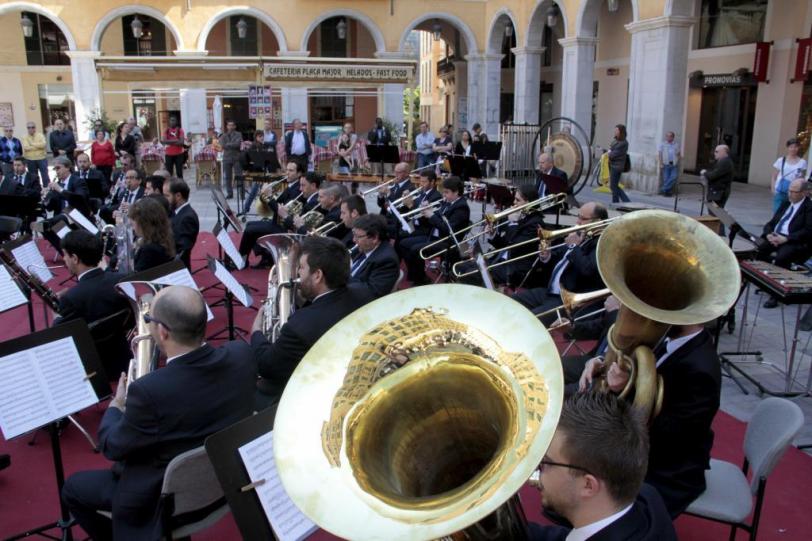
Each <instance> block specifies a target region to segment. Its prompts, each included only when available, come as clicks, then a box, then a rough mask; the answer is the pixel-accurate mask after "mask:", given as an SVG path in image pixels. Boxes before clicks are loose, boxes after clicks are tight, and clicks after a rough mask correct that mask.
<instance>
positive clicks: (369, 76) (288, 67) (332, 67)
mask: <svg viewBox="0 0 812 541" xmlns="http://www.w3.org/2000/svg"><path fill="white" fill-rule="evenodd" d="M413 71H414V68H413V67H411V66H391V65H390V66H386V65H363V64H361V65H358V64H355V65H346V66H345V65H337V64H265V70H264V75H265V78H266V79H273V80H279V79H286V80H298V81H316V80H317V81H392V82H405V81H407V80H408V79H410V78H411V77H412V74H413Z"/></svg>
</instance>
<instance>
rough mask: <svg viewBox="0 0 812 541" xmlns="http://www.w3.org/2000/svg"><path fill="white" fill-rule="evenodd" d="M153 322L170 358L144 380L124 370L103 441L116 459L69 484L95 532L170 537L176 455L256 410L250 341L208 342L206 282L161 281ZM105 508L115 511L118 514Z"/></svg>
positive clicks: (70, 496)
mask: <svg viewBox="0 0 812 541" xmlns="http://www.w3.org/2000/svg"><path fill="white" fill-rule="evenodd" d="M148 322H149V323H148V324H149V333H150V335H151V336H152V339H153V340H154V341H155V344H156V345H157V347H158V349H159V350H160V351H161V352H162V353H163V354H165V355H166V358H167V361H166V366H165V367H163V368H160V369H159V370H155V371H153V372H151V373H149V374H147V375H145V376H143V377H141V378H139V379H138V380H136V381H127V376H126V375H125V374H123V373H122V374H121V377H120V379H119V384H118V388H117V389H116V394H115V396H114V397H113V399H112V400H111V402H110V405H109V407H108V408H107V411H106V412H105V413H104V417H102V421H101V426H100V427H99V448H100V449H101V452H102V454H103V455H104V456H105V457H106V458H107V459H108V460H112V461H115V464H114V465H113V467H112V468H110V469H104V470H93V471H82V472H78V473H75V474H73V475H72V476H71V477H70V478H69V479H68V480H67V481H66V482H65V486H64V488H63V490H62V499H63V501H64V502H65V503H66V504H67V506H68V509H70V512H71V515H73V517H74V518H75V519H76V522H77V523H78V525H79V526H81V527H82V529H83V530H84V531H85V532H87V534H88V535H89V536H90V537H91V538H92V539H94V540H96V541H104V540H109V539H113V538H115V539H133V540H134V539H139V540H141V539H144V540H147V539H149V540H153V539H154V540H157V539H159V538H161V524H160V520H159V518H160V513H161V504H162V503H161V502H162V500H161V497H160V496H161V484H162V482H163V478H164V472H165V470H166V466H167V464H169V462H170V461H171V460H172V459H173V458H175V457H176V456H177V455H179V454H181V453H183V452H185V451H188V450H190V449H194V448H196V447H199V446H201V445H203V442H204V441H205V439H206V437H208V436H209V435H211V434H213V433H215V432H218V431H220V430H223V429H224V428H226V427H229V426H231V425H232V424H234V423H236V422H238V421H240V420H242V419H244V418H245V417H248V416H249V415H251V413H252V412H253V411H254V395H253V388H254V385H255V382H256V365H255V364H254V362H253V360H252V359H251V352H250V348H249V346H248V345H247V344H245V343H244V342H242V341H236V342H227V343H226V344H225V345H224V346H222V347H219V348H214V347H212V346H210V345H209V344H207V343H206V342H205V340H206V339H205V331H206V305H205V303H204V302H203V297H202V296H201V295H200V293H199V292H198V291H195V290H194V289H191V288H188V287H183V286H170V287H167V288H164V289H162V290H161V291H159V292H158V294H157V295H156V296H155V299H154V300H153V301H152V307H151V309H150V312H149V320H148ZM98 511H108V512H112V520H111V519H109V518H107V517H106V516H104V515H101V514H99V513H98Z"/></svg>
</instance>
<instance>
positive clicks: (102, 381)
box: [0, 320, 111, 541]
mask: <svg viewBox="0 0 812 541" xmlns="http://www.w3.org/2000/svg"><path fill="white" fill-rule="evenodd" d="M65 338H72V339H73V343H74V345H75V346H76V350H77V352H78V354H79V357H80V359H81V361H82V364H83V366H84V373H85V374H86V376H85V378H86V380H88V381H90V384H91V385H92V387H93V392H94V394H95V398H96V402H94V403H98V401H99V400H102V399H104V397H107V396H109V395H110V394H111V389H110V384H109V383H108V382H107V377H106V375H105V373H104V369H103V368H102V364H101V361H100V360H99V355H98V353H97V352H96V348H95V346H94V345H93V338H92V337H91V336H90V331H89V330H88V328H87V324H86V323H85V322H84V321H82V320H74V321H71V322H69V323H66V324H64V325H59V326H57V327H53V328H50V329H45V330H42V331H39V332H35V333H32V334H29V335H26V336H23V337H21V338H15V339H13V340H9V341H7V342H2V343H0V357H3V356H7V355H11V354H13V353H18V352H21V351H25V350H29V349H32V348H35V347H38V346H42V345H44V344H48V343H52V342H56V341H58V340H62V339H65ZM60 383H61V382H60ZM50 385H51V387H52V386H53V385H54V383H53V382H50ZM48 390H49V391H50V390H54V391H57V390H58V389H50V388H49V389H48ZM90 405H92V404H87V405H86V406H85V407H88V406H90ZM82 409H83V408H82ZM72 413H76V411H60V412H59V415H58V416H57V417H56V418H54V419H51V420H50V421H48V422H45V423H43V424H41V425H39V426H38V427H34V428H32V430H34V429H38V428H46V427H47V428H48V433H49V434H50V437H51V453H52V455H53V462H54V475H55V478H56V488H57V497H58V498H59V511H60V513H59V519H58V520H56V521H54V522H50V523H48V524H44V525H42V526H38V527H36V528H32V529H31V530H28V531H26V532H22V533H19V534H15V535H12V536H11V537H8V538H7V539H6V541H14V540H16V539H23V538H27V537H30V536H33V535H38V536H41V537H47V538H50V539H61V540H63V541H72V540H73V533H72V531H71V528H72V527H73V519H71V518H70V514H69V512H68V507H67V506H66V505H65V503H64V502H63V501H62V487H63V486H64V484H65V470H64V468H63V465H62V448H61V447H60V443H59V427H58V422H59V420H60V419H63V418H65V417H66V416H68V415H70V414H72ZM19 435H21V434H18V436H19ZM12 437H17V436H12ZM54 529H58V530H59V531H60V537H54V536H52V535H50V534H47V533H46V532H47V531H48V530H54Z"/></svg>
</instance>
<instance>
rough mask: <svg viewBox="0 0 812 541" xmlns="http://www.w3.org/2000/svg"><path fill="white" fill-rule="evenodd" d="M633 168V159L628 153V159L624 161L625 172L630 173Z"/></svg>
mask: <svg viewBox="0 0 812 541" xmlns="http://www.w3.org/2000/svg"><path fill="white" fill-rule="evenodd" d="M631 170H632V160H631V159H630V158H629V155H628V154H626V161H625V162H624V163H623V172H624V173H628V172H629V171H631Z"/></svg>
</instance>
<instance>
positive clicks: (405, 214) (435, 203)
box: [400, 199, 443, 218]
mask: <svg viewBox="0 0 812 541" xmlns="http://www.w3.org/2000/svg"><path fill="white" fill-rule="evenodd" d="M442 203H443V200H442V199H438V200H437V201H433V202H431V203H429V204H428V205H425V206H422V207H417V208H416V209H412V210H410V211H409V212H402V213H401V214H400V215H401V217H403V218H408V217H409V216H414V215H416V214H420V213H422V212H423V211H424V210H426V209H431V208H434V207H439V206H440V205H441V204H442Z"/></svg>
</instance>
